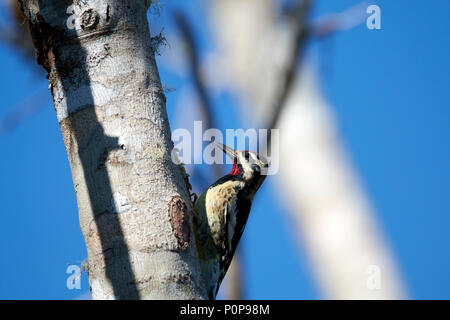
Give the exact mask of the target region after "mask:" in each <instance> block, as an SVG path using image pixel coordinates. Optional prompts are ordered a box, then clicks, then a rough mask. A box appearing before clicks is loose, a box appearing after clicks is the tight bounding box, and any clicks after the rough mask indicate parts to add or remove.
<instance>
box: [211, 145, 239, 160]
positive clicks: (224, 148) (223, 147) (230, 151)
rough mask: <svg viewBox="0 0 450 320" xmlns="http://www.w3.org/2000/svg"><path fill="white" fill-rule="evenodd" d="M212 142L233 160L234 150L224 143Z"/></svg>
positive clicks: (234, 156)
mask: <svg viewBox="0 0 450 320" xmlns="http://www.w3.org/2000/svg"><path fill="white" fill-rule="evenodd" d="M214 143H215V144H216V146H217V147H218V148H219V149H220V150H222V151H223V152H225V154H226V155H227V156H229V157H230V158H231V160H234V159H235V158H236V152H235V151H234V150H233V149H231V148H230V147H228V146H226V145H224V144H221V143H220V142H214Z"/></svg>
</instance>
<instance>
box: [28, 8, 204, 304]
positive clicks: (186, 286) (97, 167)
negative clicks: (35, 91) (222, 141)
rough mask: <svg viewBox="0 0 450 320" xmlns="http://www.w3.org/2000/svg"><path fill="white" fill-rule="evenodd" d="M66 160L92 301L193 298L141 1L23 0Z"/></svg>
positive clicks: (190, 251) (182, 214)
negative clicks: (51, 98) (86, 264)
mask: <svg viewBox="0 0 450 320" xmlns="http://www.w3.org/2000/svg"><path fill="white" fill-rule="evenodd" d="M21 4H22V8H23V11H24V13H25V16H26V18H27V20H28V22H29V26H30V31H31V35H32V38H33V42H34V46H35V49H36V56H37V60H38V62H39V63H40V64H41V65H42V66H43V67H44V68H45V69H46V70H47V72H48V79H49V87H50V89H51V92H52V95H53V103H54V107H55V110H56V114H57V119H58V122H59V124H60V127H61V131H62V134H63V138H64V143H65V146H66V149H67V154H68V157H69V161H70V165H71V169H72V177H73V182H74V186H75V191H76V195H77V201H78V208H79V218H80V225H81V229H82V231H83V235H84V238H85V241H86V246H87V251H88V260H89V283H90V288H91V292H92V296H93V298H94V299H139V298H140V299H201V298H205V292H204V288H203V285H202V283H201V281H200V272H199V263H198V257H197V253H196V252H197V251H196V248H195V242H194V241H193V239H194V238H193V232H192V218H191V217H192V214H191V212H192V204H191V201H190V195H189V190H188V189H187V183H186V182H187V180H186V176H185V174H184V171H183V170H182V169H181V168H180V167H178V166H177V165H175V164H174V163H173V162H172V161H171V157H170V155H171V151H172V148H173V145H172V142H171V136H170V128H169V123H168V119H167V114H166V109H165V96H164V93H163V91H162V88H161V83H160V79H159V74H158V70H157V67H156V63H155V58H154V52H153V49H152V46H151V39H150V32H149V29H148V23H147V17H146V12H147V9H148V7H149V5H150V1H145V0H139V1H135V0H128V1H127V0H125V1H118V0H84V1H62V0H21Z"/></svg>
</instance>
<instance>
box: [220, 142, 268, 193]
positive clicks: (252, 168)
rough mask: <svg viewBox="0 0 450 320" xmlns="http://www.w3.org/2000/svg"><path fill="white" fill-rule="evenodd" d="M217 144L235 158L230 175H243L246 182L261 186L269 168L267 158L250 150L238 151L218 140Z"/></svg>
mask: <svg viewBox="0 0 450 320" xmlns="http://www.w3.org/2000/svg"><path fill="white" fill-rule="evenodd" d="M216 145H217V147H218V148H220V149H221V150H222V151H223V152H224V153H225V154H226V155H227V156H229V157H230V158H231V159H232V160H233V169H231V172H230V175H234V176H237V175H242V178H243V180H244V181H245V182H247V183H251V184H253V185H255V186H256V187H257V188H259V186H260V185H261V183H262V182H263V181H264V179H265V178H266V175H267V172H268V169H269V161H268V160H267V158H265V157H264V156H262V155H260V154H258V153H256V152H252V151H248V150H243V151H236V150H233V149H231V148H230V147H228V146H226V145H223V144H221V143H218V142H216Z"/></svg>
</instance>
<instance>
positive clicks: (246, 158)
mask: <svg viewBox="0 0 450 320" xmlns="http://www.w3.org/2000/svg"><path fill="white" fill-rule="evenodd" d="M244 157H245V160H247V161H248V159H250V153H248V152H247V151H245V153H244Z"/></svg>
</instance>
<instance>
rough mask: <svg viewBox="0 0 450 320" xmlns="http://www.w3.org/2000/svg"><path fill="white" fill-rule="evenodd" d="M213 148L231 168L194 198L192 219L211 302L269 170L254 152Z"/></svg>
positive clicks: (262, 159)
mask: <svg viewBox="0 0 450 320" xmlns="http://www.w3.org/2000/svg"><path fill="white" fill-rule="evenodd" d="M216 146H217V147H218V148H219V149H220V150H222V151H223V152H224V153H225V154H226V155H227V156H229V157H230V158H231V159H232V160H233V168H232V169H231V172H230V173H229V174H227V175H225V176H224V177H222V178H220V179H219V180H217V181H216V182H215V183H213V184H212V185H211V186H210V187H209V188H208V189H207V190H206V191H205V192H204V193H203V194H202V195H201V196H200V197H199V198H198V199H197V201H196V202H195V205H194V219H193V220H194V233H195V241H196V245H197V250H198V255H199V260H200V268H201V272H202V277H203V280H204V283H205V286H206V290H207V293H208V297H209V299H211V300H213V299H215V298H216V295H217V292H218V290H219V287H220V284H221V282H222V280H223V278H224V276H225V274H226V272H227V270H228V267H229V266H230V263H231V259H232V258H233V255H234V252H235V251H236V247H237V245H238V243H239V240H240V239H241V236H242V233H243V232H244V228H245V224H246V223H247V218H248V215H249V213H250V208H251V205H252V201H253V197H254V196H255V194H256V191H258V189H259V187H260V186H261V184H262V183H263V181H264V179H265V178H266V175H267V171H268V167H269V163H268V161H267V159H266V158H265V157H263V156H261V155H259V154H258V153H255V152H251V151H247V150H245V151H235V150H233V149H231V148H229V147H228V146H225V145H223V144H221V143H217V142H216ZM216 150H217V149H216Z"/></svg>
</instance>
